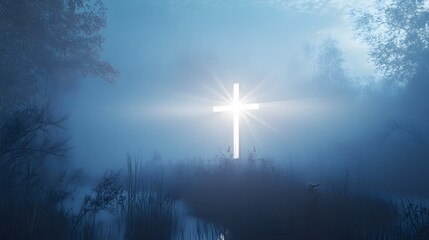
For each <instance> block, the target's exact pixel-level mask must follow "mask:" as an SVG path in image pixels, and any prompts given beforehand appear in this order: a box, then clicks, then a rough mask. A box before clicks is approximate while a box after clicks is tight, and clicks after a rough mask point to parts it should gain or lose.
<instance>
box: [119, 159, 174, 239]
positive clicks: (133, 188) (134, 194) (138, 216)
mask: <svg viewBox="0 0 429 240" xmlns="http://www.w3.org/2000/svg"><path fill="white" fill-rule="evenodd" d="M127 167H128V172H127V182H126V192H127V200H126V204H125V206H124V208H123V215H124V219H125V225H126V226H125V239H130V240H134V239H171V238H172V237H173V236H174V235H175V234H176V231H177V229H178V227H177V226H178V217H177V215H176V211H175V202H174V200H173V199H172V198H170V197H169V196H168V195H167V194H166V191H165V189H164V183H163V180H164V179H163V176H162V172H157V169H155V168H154V167H155V166H152V167H153V168H151V169H148V170H147V169H144V168H143V166H142V162H141V161H140V160H138V159H136V160H134V161H133V160H132V158H131V157H129V156H128V159H127ZM153 172H157V173H158V174H160V175H157V174H153ZM145 174H147V176H146V175H145Z"/></svg>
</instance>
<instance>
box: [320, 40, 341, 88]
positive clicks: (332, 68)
mask: <svg viewBox="0 0 429 240" xmlns="http://www.w3.org/2000/svg"><path fill="white" fill-rule="evenodd" d="M338 44H339V43H338V41H337V40H335V39H334V38H330V37H328V38H326V39H324V40H323V42H322V43H321V44H320V47H319V54H318V56H317V59H316V61H317V65H318V73H317V77H318V78H319V79H320V80H322V81H324V82H327V83H330V84H331V85H332V84H334V85H343V84H344V83H345V81H346V80H347V77H346V73H345V71H344V57H343V52H342V51H341V49H340V48H339V46H338Z"/></svg>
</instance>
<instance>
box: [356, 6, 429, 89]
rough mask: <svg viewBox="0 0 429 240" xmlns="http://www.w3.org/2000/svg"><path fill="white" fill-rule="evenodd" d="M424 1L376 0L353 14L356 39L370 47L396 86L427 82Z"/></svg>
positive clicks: (428, 28)
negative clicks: (371, 4)
mask: <svg viewBox="0 0 429 240" xmlns="http://www.w3.org/2000/svg"><path fill="white" fill-rule="evenodd" d="M426 2H427V1H425V0H409V1H401V0H389V1H377V2H376V3H375V4H374V6H373V7H372V8H369V9H368V8H366V9H356V10H353V11H352V12H351V17H352V20H353V23H354V27H355V32H356V33H357V36H358V37H359V38H360V39H362V40H363V41H364V42H365V43H366V44H367V45H368V46H369V51H370V57H371V59H372V61H373V62H374V64H375V66H376V67H377V68H378V70H379V71H380V72H381V73H383V74H384V75H385V76H386V78H387V79H388V80H390V81H391V82H392V83H393V84H394V85H396V86H406V85H407V83H408V82H409V81H410V80H411V79H413V81H414V82H416V81H425V82H427V75H428V70H429V49H428V47H429V10H428V8H427V6H425V3H426Z"/></svg>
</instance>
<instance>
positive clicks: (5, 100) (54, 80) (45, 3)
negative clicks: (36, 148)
mask: <svg viewBox="0 0 429 240" xmlns="http://www.w3.org/2000/svg"><path fill="white" fill-rule="evenodd" d="M105 25H106V8H105V7H104V5H103V3H102V2H101V0H40V1H27V0H3V1H0V53H1V56H0V110H1V107H2V105H3V107H4V106H5V105H8V104H13V103H15V102H16V101H17V100H18V101H29V100H30V101H31V100H32V98H33V97H34V96H35V95H36V94H37V93H40V92H45V93H46V92H47V91H48V92H49V91H52V90H57V89H58V88H64V87H67V86H69V85H70V84H73V83H74V82H76V81H77V80H79V79H80V78H83V77H87V76H89V77H99V78H102V79H105V80H106V81H107V82H112V81H113V79H114V76H115V75H116V74H117V71H116V70H115V69H114V68H113V67H112V66H111V65H110V64H109V63H107V62H103V61H100V56H99V55H100V50H101V43H102V42H103V37H102V36H101V34H100V30H101V29H102V28H103V27H104V26H105Z"/></svg>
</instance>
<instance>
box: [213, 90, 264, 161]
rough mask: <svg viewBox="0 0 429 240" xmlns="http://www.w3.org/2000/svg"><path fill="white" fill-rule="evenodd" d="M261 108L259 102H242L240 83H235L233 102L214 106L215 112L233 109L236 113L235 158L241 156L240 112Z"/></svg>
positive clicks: (234, 131)
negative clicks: (227, 104)
mask: <svg viewBox="0 0 429 240" xmlns="http://www.w3.org/2000/svg"><path fill="white" fill-rule="evenodd" d="M256 109H259V104H258V103H252V104H241V103H240V89H239V84H238V83H234V95H233V102H232V104H231V105H229V106H214V107H213V112H225V111H232V112H233V113H234V129H233V139H234V140H233V143H234V144H233V147H234V152H233V155H234V159H238V158H240V112H241V111H245V110H256Z"/></svg>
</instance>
